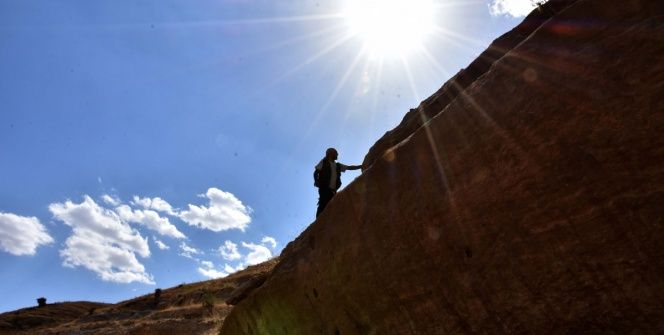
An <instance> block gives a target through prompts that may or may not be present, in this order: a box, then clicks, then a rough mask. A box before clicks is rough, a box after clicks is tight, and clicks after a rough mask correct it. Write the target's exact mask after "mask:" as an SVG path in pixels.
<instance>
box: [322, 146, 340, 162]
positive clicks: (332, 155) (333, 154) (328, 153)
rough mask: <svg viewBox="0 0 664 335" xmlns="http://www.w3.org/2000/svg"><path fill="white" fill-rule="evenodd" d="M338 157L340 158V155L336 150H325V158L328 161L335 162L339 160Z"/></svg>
mask: <svg viewBox="0 0 664 335" xmlns="http://www.w3.org/2000/svg"><path fill="white" fill-rule="evenodd" d="M337 157H339V154H338V153H337V150H336V149H335V148H328V149H327V150H325V158H327V159H328V160H331V161H335V160H337Z"/></svg>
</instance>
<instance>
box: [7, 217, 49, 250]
mask: <svg viewBox="0 0 664 335" xmlns="http://www.w3.org/2000/svg"><path fill="white" fill-rule="evenodd" d="M52 242H53V238H52V237H51V235H49V234H48V232H47V231H46V228H45V227H44V226H43V225H42V224H41V223H39V219H37V218H36V217H26V216H19V215H16V214H12V213H3V212H0V249H2V250H4V251H6V252H8V253H10V254H13V255H16V256H21V255H34V254H35V253H36V250H37V247H39V246H40V245H43V244H49V243H52Z"/></svg>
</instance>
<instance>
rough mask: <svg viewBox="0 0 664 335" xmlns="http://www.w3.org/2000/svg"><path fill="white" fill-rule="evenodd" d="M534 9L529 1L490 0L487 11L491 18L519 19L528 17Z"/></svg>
mask: <svg viewBox="0 0 664 335" xmlns="http://www.w3.org/2000/svg"><path fill="white" fill-rule="evenodd" d="M534 7H535V5H534V4H533V2H532V1H531V0H492V1H491V3H490V4H489V11H490V12H491V15H493V16H500V15H511V16H513V17H520V16H526V15H528V14H529V13H530V12H531V11H532V10H533V8H534Z"/></svg>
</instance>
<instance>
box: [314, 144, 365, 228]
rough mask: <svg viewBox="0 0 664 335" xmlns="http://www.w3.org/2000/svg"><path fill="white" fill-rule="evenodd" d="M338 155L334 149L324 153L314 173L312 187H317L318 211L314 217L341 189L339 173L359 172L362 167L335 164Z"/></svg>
mask: <svg viewBox="0 0 664 335" xmlns="http://www.w3.org/2000/svg"><path fill="white" fill-rule="evenodd" d="M338 156H339V154H338V153H337V150H335V149H334V148H329V149H327V150H326V151H325V158H323V159H321V161H320V163H318V165H316V170H315V171H314V181H315V182H314V185H315V186H316V187H318V210H317V211H316V217H318V215H320V213H321V212H323V209H325V206H327V203H328V202H330V200H332V197H334V195H335V194H337V190H338V189H339V187H341V173H342V172H344V171H346V170H359V169H361V168H362V165H344V164H341V163H337V162H336V160H337V157H338Z"/></svg>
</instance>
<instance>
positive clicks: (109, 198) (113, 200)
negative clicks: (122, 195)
mask: <svg viewBox="0 0 664 335" xmlns="http://www.w3.org/2000/svg"><path fill="white" fill-rule="evenodd" d="M101 200H103V201H104V202H105V203H106V204H107V205H111V206H117V205H119V204H120V199H118V198H116V197H114V196H111V195H108V194H104V195H102V196H101Z"/></svg>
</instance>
